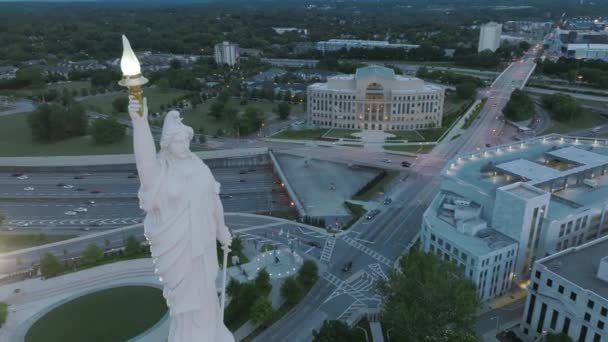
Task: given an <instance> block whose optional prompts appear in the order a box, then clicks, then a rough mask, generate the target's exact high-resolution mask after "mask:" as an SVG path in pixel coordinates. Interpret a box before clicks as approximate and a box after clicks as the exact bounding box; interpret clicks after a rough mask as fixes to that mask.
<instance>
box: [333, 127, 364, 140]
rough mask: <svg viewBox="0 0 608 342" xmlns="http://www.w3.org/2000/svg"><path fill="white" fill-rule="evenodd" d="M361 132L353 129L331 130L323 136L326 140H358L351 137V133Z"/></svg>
mask: <svg viewBox="0 0 608 342" xmlns="http://www.w3.org/2000/svg"><path fill="white" fill-rule="evenodd" d="M358 132H361V131H358V130H354V129H331V130H330V131H329V132H327V134H325V137H326V138H338V139H359V138H357V137H355V136H353V135H352V134H353V133H358Z"/></svg>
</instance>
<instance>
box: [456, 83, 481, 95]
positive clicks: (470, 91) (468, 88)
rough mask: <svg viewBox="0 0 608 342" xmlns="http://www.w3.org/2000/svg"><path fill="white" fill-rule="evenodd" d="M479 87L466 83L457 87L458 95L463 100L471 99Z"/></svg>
mask: <svg viewBox="0 0 608 342" xmlns="http://www.w3.org/2000/svg"><path fill="white" fill-rule="evenodd" d="M475 89H477V85H476V84H475V83H473V82H469V81H464V82H461V83H458V84H457V85H456V95H458V97H459V98H461V99H470V98H472V97H473V95H475Z"/></svg>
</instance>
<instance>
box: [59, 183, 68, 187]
mask: <svg viewBox="0 0 608 342" xmlns="http://www.w3.org/2000/svg"><path fill="white" fill-rule="evenodd" d="M65 185H66V184H65V183H57V186H65Z"/></svg>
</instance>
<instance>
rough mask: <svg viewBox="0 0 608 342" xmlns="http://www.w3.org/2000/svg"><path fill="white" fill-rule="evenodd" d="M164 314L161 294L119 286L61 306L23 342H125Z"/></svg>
mask: <svg viewBox="0 0 608 342" xmlns="http://www.w3.org/2000/svg"><path fill="white" fill-rule="evenodd" d="M166 312H167V305H166V304H165V299H164V298H163V295H162V290H160V289H158V288H155V287H150V286H122V287H115V288H110V289H105V290H101V291H97V292H93V293H90V294H87V295H84V296H82V297H78V298H76V299H73V300H71V301H69V302H67V303H64V304H62V305H60V306H58V307H56V308H54V309H52V310H51V311H49V312H48V313H46V314H45V315H44V316H42V317H41V318H40V319H38V320H37V321H36V322H35V323H34V324H33V325H32V326H31V327H30V329H29V331H28V332H27V335H26V336H25V341H26V342H42V341H44V342H55V341H57V342H82V341H87V342H101V341H104V342H106V341H126V340H128V339H130V338H133V337H135V336H137V335H139V334H141V333H143V332H144V331H146V330H148V329H149V328H151V327H152V326H153V325H154V324H156V323H158V321H160V319H161V318H162V317H163V316H164V315H165V313H166Z"/></svg>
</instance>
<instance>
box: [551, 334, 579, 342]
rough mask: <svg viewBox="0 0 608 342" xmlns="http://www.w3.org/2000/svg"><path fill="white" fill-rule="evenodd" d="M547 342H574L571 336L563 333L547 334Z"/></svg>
mask: <svg viewBox="0 0 608 342" xmlns="http://www.w3.org/2000/svg"><path fill="white" fill-rule="evenodd" d="M545 341H546V342H573V340H572V339H571V338H570V336H568V335H566V334H564V333H561V334H547V336H545Z"/></svg>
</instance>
